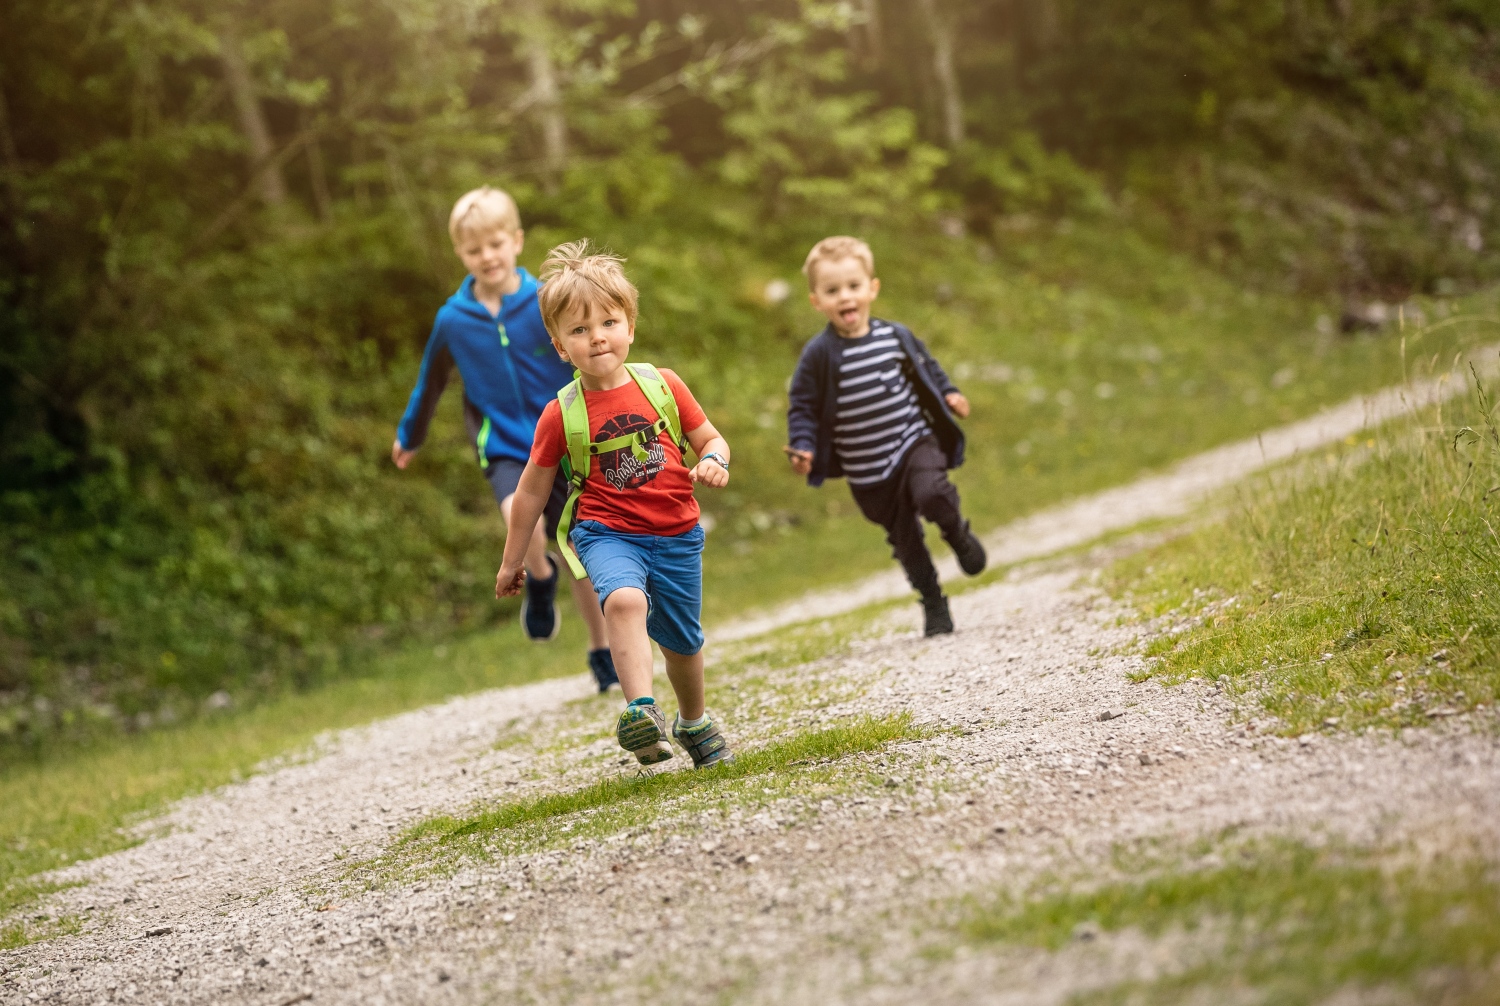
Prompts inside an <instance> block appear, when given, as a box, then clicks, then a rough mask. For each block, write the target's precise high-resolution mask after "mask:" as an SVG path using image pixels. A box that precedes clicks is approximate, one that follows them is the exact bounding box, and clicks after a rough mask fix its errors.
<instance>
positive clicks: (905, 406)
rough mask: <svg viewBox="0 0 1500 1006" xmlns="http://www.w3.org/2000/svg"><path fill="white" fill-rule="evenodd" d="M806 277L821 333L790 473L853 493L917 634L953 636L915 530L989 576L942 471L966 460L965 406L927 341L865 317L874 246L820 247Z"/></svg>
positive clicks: (806, 378) (797, 419) (849, 241)
mask: <svg viewBox="0 0 1500 1006" xmlns="http://www.w3.org/2000/svg"><path fill="white" fill-rule="evenodd" d="M802 272H803V274H804V275H805V276H806V277H807V283H808V287H809V290H810V293H809V299H811V301H812V305H813V307H815V308H817V309H818V311H820V312H821V313H822V314H823V315H824V316H825V317H827V318H828V326H827V327H826V328H824V329H823V331H822V332H820V333H819V334H818V335H817V336H815V337H814V338H813V339H812V340H811V341H810V342H808V344H807V345H806V346H805V347H804V348H803V350H802V357H801V359H799V360H798V361H797V371H796V373H795V374H793V376H792V387H791V396H790V397H791V407H790V408H789V409H788V410H787V432H788V440H789V441H790V443H789V444H788V445H787V447H786V448H784V450H785V451H786V454H787V457H788V459H789V460H790V461H791V464H792V470H793V471H795V472H796V473H797V474H799V475H806V476H807V482H808V485H811V486H819V485H821V484H822V483H823V480H824V479H825V478H837V477H839V476H843V477H844V478H845V479H846V480H847V481H848V483H849V490H850V492H851V493H853V495H854V502H855V503H857V504H858V505H859V509H860V512H861V513H863V514H864V515H865V516H866V517H867V518H869V519H870V520H872V521H874V522H875V523H876V524H879V525H880V526H881V527H883V528H885V533H886V541H888V542H890V545H891V550H892V552H893V553H894V554H895V557H896V560H897V561H898V562H900V563H901V567H902V569H904V570H905V571H906V578H907V580H909V581H910V582H911V585H912V587H913V588H914V589H915V590H916V591H917V593H918V594H920V595H921V597H922V613H923V632H924V634H925V635H928V636H935V635H938V634H939V633H945V632H952V631H953V617H952V615H951V614H950V613H949V611H948V598H947V597H946V596H944V594H943V590H942V586H941V584H940V583H939V582H938V574H937V569H936V567H934V566H933V564H932V555H931V554H930V553H929V552H928V551H927V544H926V542H925V541H924V540H923V533H922V520H921V519H922V518H926V519H927V520H929V521H931V522H932V523H934V524H936V525H937V526H938V529H939V530H940V531H941V532H942V534H943V540H944V541H946V542H947V543H948V545H949V547H951V548H952V549H953V552H954V555H956V556H957V557H958V565H959V567H960V568H961V569H962V570H963V571H964V572H965V573H967V574H969V575H970V576H976V575H978V574H979V573H980V572H982V571H983V570H984V567H985V561H986V560H985V554H984V546H983V545H981V544H980V542H979V539H978V538H977V537H975V536H974V533H973V531H971V530H970V528H969V522H968V521H967V520H965V519H964V516H963V513H962V512H961V511H960V509H959V501H958V490H957V489H955V488H954V487H953V483H951V482H949V481H948V469H950V468H957V467H958V466H959V465H961V464H963V458H964V435H963V431H962V430H961V429H960V428H959V425H958V423H957V422H956V421H955V419H954V417H955V416H957V417H958V418H960V419H962V418H964V417H966V416H967V415H968V414H969V401H968V399H966V398H965V397H964V396H963V395H962V394H961V393H960V392H959V390H958V388H957V387H956V386H954V384H953V382H952V381H950V380H949V379H948V375H947V374H946V373H944V372H943V368H942V367H941V366H939V365H938V362H937V361H936V360H934V359H933V358H932V355H931V354H930V353H928V352H927V347H926V346H925V345H923V344H922V340H920V339H918V338H917V337H916V336H914V335H912V334H911V332H910V330H908V329H907V328H906V327H905V326H904V325H900V324H897V323H896V322H891V321H882V320H880V319H878V318H871V317H870V305H871V304H873V303H874V301H875V298H876V296H878V295H879V293H880V280H879V279H878V278H876V276H875V256H874V254H873V253H871V251H870V246H869V245H867V244H865V243H864V242H863V241H860V240H859V239H858V238H851V237H831V238H824V239H823V240H822V241H819V242H818V243H817V244H816V245H814V246H813V249H812V251H810V252H809V253H808V255H807V261H806V262H805V263H804V264H803V266H802Z"/></svg>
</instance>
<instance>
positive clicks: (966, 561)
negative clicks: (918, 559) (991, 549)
mask: <svg viewBox="0 0 1500 1006" xmlns="http://www.w3.org/2000/svg"><path fill="white" fill-rule="evenodd" d="M943 540H944V541H946V542H947V543H948V547H949V548H951V549H953V554H954V555H955V556H957V557H958V568H959V569H961V570H963V571H964V572H965V573H967V574H969V575H970V576H978V575H979V574H980V573H983V572H984V567H985V564H986V563H988V562H989V557H988V556H986V555H985V554H984V545H983V544H982V543H981V542H980V541H979V538H978V537H977V536H976V535H975V534H974V532H973V531H971V530H969V522H968V521H964V526H963V530H962V532H961V533H960V534H958V535H955V536H954V537H952V538H949V537H948V536H947V535H944V536H943Z"/></svg>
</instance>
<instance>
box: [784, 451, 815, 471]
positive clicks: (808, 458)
mask: <svg viewBox="0 0 1500 1006" xmlns="http://www.w3.org/2000/svg"><path fill="white" fill-rule="evenodd" d="M781 453H783V454H785V455H786V459H787V460H788V461H790V462H791V463H792V471H794V472H796V473H797V474H798V475H806V474H807V473H809V472H811V471H812V463H813V456H812V451H799V450H797V449H796V448H793V447H783V448H782V449H781Z"/></svg>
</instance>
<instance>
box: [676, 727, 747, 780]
mask: <svg viewBox="0 0 1500 1006" xmlns="http://www.w3.org/2000/svg"><path fill="white" fill-rule="evenodd" d="M672 739H673V740H675V741H676V742H677V743H678V744H681V745H682V749H683V750H684V751H686V752H687V753H688V755H689V756H690V757H691V758H692V759H693V768H712V767H713V766H715V765H728V764H730V763H731V762H733V761H734V755H732V754H730V753H729V742H728V741H726V740H725V739H724V734H723V732H721V731H720V730H719V725H718V724H717V723H715V722H714V721H713V720H708V721H707V722H705V723H704V724H703V725H702V726H699V727H695V728H694V729H692V730H685V729H683V726H682V717H681V716H678V717H676V718H675V719H674V720H673V721H672Z"/></svg>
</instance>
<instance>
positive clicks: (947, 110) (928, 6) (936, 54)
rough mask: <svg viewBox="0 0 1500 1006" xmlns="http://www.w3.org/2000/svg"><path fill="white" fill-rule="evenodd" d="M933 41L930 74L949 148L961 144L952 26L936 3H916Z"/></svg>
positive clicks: (961, 105) (961, 106)
mask: <svg viewBox="0 0 1500 1006" xmlns="http://www.w3.org/2000/svg"><path fill="white" fill-rule="evenodd" d="M917 8H918V9H919V10H920V11H921V13H922V18H923V20H925V21H926V22H927V33H928V35H929V36H930V37H931V39H932V75H933V77H934V78H935V79H936V80H937V86H938V101H939V103H940V104H941V106H942V118H943V140H944V141H945V142H946V143H947V144H948V146H949V147H957V146H958V145H959V144H961V143H963V142H964V101H963V94H962V93H961V92H960V91H959V88H958V70H957V69H956V68H955V67H954V65H953V25H952V24H951V23H950V22H949V21H948V19H947V18H945V17H943V15H942V14H941V13H939V11H938V6H937V0H917Z"/></svg>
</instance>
